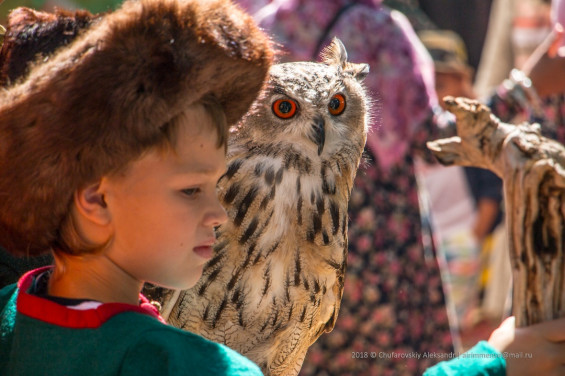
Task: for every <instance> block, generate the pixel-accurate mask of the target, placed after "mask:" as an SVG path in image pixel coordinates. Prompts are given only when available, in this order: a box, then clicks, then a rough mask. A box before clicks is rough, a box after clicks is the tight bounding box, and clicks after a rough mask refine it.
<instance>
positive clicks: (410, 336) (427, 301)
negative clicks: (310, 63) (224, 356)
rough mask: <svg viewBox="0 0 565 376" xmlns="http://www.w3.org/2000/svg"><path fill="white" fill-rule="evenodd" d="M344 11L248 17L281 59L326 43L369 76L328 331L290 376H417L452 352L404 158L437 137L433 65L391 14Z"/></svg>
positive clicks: (302, 1)
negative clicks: (361, 149) (366, 117)
mask: <svg viewBox="0 0 565 376" xmlns="http://www.w3.org/2000/svg"><path fill="white" fill-rule="evenodd" d="M241 3H242V5H243V6H244V7H245V6H249V1H244V0H242V1H241ZM274 3H276V0H275V1H274ZM350 3H351V2H350V1H345V0H332V1H329V0H327V1H324V0H296V1H293V0H291V1H284V2H280V5H278V7H275V6H273V4H271V5H270V9H268V11H264V12H261V11H260V12H259V13H258V15H260V17H259V18H260V19H262V26H263V27H265V28H266V30H267V31H270V32H272V34H273V36H274V39H275V41H277V42H279V43H280V44H281V48H282V49H283V51H284V52H285V53H286V55H283V59H284V60H312V59H313V58H314V57H315V56H317V55H318V52H319V47H321V46H325V45H327V44H328V43H329V41H330V40H331V38H332V37H333V36H334V35H335V36H337V37H338V38H340V39H341V40H342V41H343V43H344V45H345V47H346V49H347V53H348V57H349V60H350V61H352V62H364V63H369V65H370V69H371V73H370V74H369V75H368V76H367V78H366V80H365V84H366V86H367V88H368V89H369V91H370V92H371V95H372V96H373V100H374V108H375V110H374V113H373V121H372V130H371V133H370V135H369V139H368V141H367V148H366V159H365V162H364V164H363V166H362V167H361V168H360V170H359V172H358V175H357V178H356V180H355V186H354V189H353V193H352V196H351V201H350V211H349V215H350V224H349V241H350V245H349V255H348V270H347V276H346V281H345V292H344V296H343V301H342V306H341V311H340V314H339V317H338V320H337V323H336V327H335V328H334V330H333V331H332V332H331V333H329V334H325V335H322V336H321V337H320V339H319V340H318V341H317V342H316V343H315V344H314V345H313V346H312V347H311V348H310V350H309V352H308V355H307V357H306V360H305V361H304V365H303V368H302V371H301V374H302V375H339V376H346V375H410V376H412V375H418V374H422V372H423V371H424V370H425V369H426V368H427V367H429V366H430V365H432V364H435V363H437V362H438V361H440V360H445V358H443V359H441V358H434V356H435V355H437V356H438V357H441V356H448V355H449V354H452V353H451V352H452V351H453V346H452V337H451V334H450V328H449V323H448V318H447V311H446V305H445V301H444V293H443V288H442V281H441V277H440V272H439V268H438V262H437V259H436V255H435V251H434V248H433V245H432V244H431V236H430V233H429V231H427V230H428V228H427V226H426V225H425V224H422V218H421V215H420V202H419V199H418V192H417V185H416V178H415V173H414V160H413V158H414V156H415V155H420V156H423V157H425V158H427V159H429V157H430V156H429V155H428V154H427V151H426V149H425V141H426V140H429V139H434V138H437V137H438V134H437V132H438V130H437V129H436V128H435V127H434V126H433V122H432V121H431V120H432V119H433V111H432V108H434V106H435V105H436V104H437V99H436V98H435V94H434V93H433V91H431V90H429V88H433V81H432V80H431V77H432V76H433V70H432V69H433V65H432V63H431V60H430V59H429V56H428V55H427V54H426V53H425V52H422V51H425V50H424V48H423V46H422V45H421V44H420V43H419V41H418V40H417V37H416V36H415V34H414V32H413V30H412V28H411V26H410V25H409V23H408V21H407V20H406V18H405V17H404V16H403V15H402V14H400V13H398V12H395V11H390V10H389V9H388V8H385V7H384V6H381V5H380V4H378V3H377V2H375V1H371V0H368V1H367V0H362V1H357V2H355V3H354V5H348V4H350ZM248 9H249V8H248ZM273 9H275V11H273ZM336 15H339V16H338V17H336ZM320 39H323V42H322V43H320ZM426 355H427V356H426ZM418 356H419V357H420V359H418Z"/></svg>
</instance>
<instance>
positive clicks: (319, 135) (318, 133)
mask: <svg viewBox="0 0 565 376" xmlns="http://www.w3.org/2000/svg"><path fill="white" fill-rule="evenodd" d="M312 128H314V137H313V139H312V141H314V143H315V144H316V145H318V155H320V154H322V151H323V150H324V143H325V142H326V122H325V121H324V118H321V117H319V118H316V119H315V120H314V124H312Z"/></svg>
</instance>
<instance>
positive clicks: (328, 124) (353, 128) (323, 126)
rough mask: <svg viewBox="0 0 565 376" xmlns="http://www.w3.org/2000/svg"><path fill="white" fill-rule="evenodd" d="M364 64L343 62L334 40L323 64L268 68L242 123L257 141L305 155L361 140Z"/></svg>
mask: <svg viewBox="0 0 565 376" xmlns="http://www.w3.org/2000/svg"><path fill="white" fill-rule="evenodd" d="M368 73H369V66H368V65H367V64H354V63H350V62H348V61H347V51H346V50H345V47H344V45H343V43H342V42H341V41H340V40H339V39H337V38H334V39H333V41H332V42H331V44H330V45H328V46H327V47H326V48H325V49H324V50H323V51H322V54H321V62H318V63H315V62H292V63H284V64H276V65H273V66H272V67H271V70H270V72H269V80H268V83H267V85H266V89H265V91H264V92H263V93H262V95H261V97H260V98H259V99H258V100H257V102H256V104H255V106H254V107H253V109H252V111H251V113H250V114H249V116H248V117H247V118H246V119H245V121H244V122H243V124H242V125H241V128H240V130H239V131H240V132H241V133H242V135H245V136H247V137H248V138H250V139H252V140H254V141H256V142H267V143H270V144H279V143H292V144H293V145H294V146H296V147H298V148H300V149H301V150H302V151H303V152H305V153H309V152H311V153H317V155H322V154H323V153H332V152H334V151H335V150H337V148H338V147H340V146H341V145H342V144H343V142H344V141H346V140H351V141H358V142H362V143H363V144H364V142H365V139H366V134H367V127H368V125H367V124H368V119H367V117H368V115H367V113H368V111H367V107H368V103H369V99H368V96H367V94H366V92H365V89H364V87H363V85H362V81H363V79H364V78H365V76H366V75H367V74H368Z"/></svg>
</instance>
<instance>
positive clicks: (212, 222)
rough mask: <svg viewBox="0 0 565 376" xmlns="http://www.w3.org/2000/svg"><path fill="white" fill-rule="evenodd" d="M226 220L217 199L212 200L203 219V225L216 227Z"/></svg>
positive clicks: (223, 210)
mask: <svg viewBox="0 0 565 376" xmlns="http://www.w3.org/2000/svg"><path fill="white" fill-rule="evenodd" d="M227 220H228V214H227V213H226V210H225V209H224V207H223V206H222V205H221V204H220V201H218V199H217V198H214V199H213V203H212V205H211V208H210V211H209V212H208V214H207V216H206V218H205V223H204V224H205V225H206V226H210V227H217V226H219V225H221V224H223V223H225V222H227Z"/></svg>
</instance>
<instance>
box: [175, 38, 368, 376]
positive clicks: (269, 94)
mask: <svg viewBox="0 0 565 376" xmlns="http://www.w3.org/2000/svg"><path fill="white" fill-rule="evenodd" d="M368 71H369V67H368V65H367V64H353V63H350V62H348V61H347V52H346V50H345V47H344V46H343V44H342V43H341V41H339V40H338V39H334V40H333V41H332V42H331V44H330V45H329V46H328V47H326V49H325V50H324V52H323V53H322V62H321V63H313V62H295V63H284V64H277V65H274V66H273V67H272V68H271V70H270V75H269V79H268V82H267V85H266V88H265V90H264V92H263V93H262V95H261V96H260V98H259V99H258V100H257V101H256V103H255V104H254V106H253V107H252V109H251V111H250V112H249V113H248V115H246V117H245V118H244V119H243V120H242V121H241V122H240V124H239V125H238V126H237V127H236V128H235V129H233V130H232V131H233V132H232V135H231V137H230V141H229V146H228V168H227V172H226V174H225V175H224V176H223V177H222V178H221V179H220V181H219V187H218V192H219V193H218V194H219V199H220V201H221V203H222V204H223V205H224V206H225V208H226V210H227V213H228V217H229V220H228V222H227V223H225V224H223V225H222V226H220V227H219V228H218V229H217V234H216V235H217V243H216V245H215V248H214V256H213V258H212V259H211V260H210V261H209V262H208V263H207V264H206V266H205V268H204V272H203V276H202V278H201V279H200V280H199V282H198V283H197V285H196V286H195V287H193V288H191V289H189V290H186V291H181V292H177V293H175V294H173V296H169V297H168V303H167V302H165V304H164V308H165V307H166V306H167V305H168V308H165V311H166V312H164V313H165V314H166V316H167V319H168V321H169V323H170V324H171V325H174V326H176V327H179V328H182V329H186V330H188V331H191V332H194V333H198V334H200V335H202V336H204V337H206V338H208V339H210V340H212V341H215V342H220V343H224V344H225V345H227V346H229V347H231V348H233V349H235V350H237V351H238V352H240V353H241V354H243V355H245V356H247V357H248V358H250V359H251V360H253V361H254V362H256V363H257V364H258V365H259V366H260V367H261V368H262V370H263V372H264V373H265V374H266V375H296V374H298V372H299V370H300V368H301V365H302V362H303V360H304V357H305V355H306V351H307V349H308V347H309V346H310V345H311V344H312V343H314V342H315V341H316V339H317V338H318V337H319V336H320V335H321V334H322V333H324V332H329V331H331V330H332V329H333V327H334V324H335V322H336V319H337V316H338V312H339V307H340V301H341V297H342V294H343V285H344V277H345V270H346V258H347V221H348V216H347V205H348V201H349V197H350V193H351V188H352V184H353V179H354V177H355V174H356V172H357V168H358V166H359V163H360V160H361V156H362V153H363V148H364V145H365V141H366V135H367V128H368V125H367V124H368V120H369V119H368V113H369V112H368V111H367V110H368V107H369V105H370V101H369V98H368V95H367V94H366V92H365V89H364V87H363V85H362V80H363V78H364V77H365V76H366V74H367V73H368Z"/></svg>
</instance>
